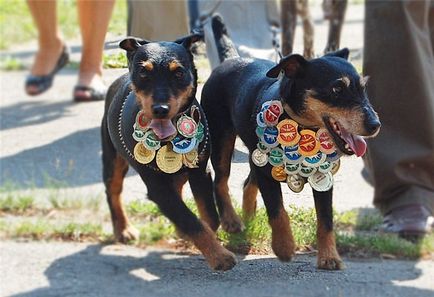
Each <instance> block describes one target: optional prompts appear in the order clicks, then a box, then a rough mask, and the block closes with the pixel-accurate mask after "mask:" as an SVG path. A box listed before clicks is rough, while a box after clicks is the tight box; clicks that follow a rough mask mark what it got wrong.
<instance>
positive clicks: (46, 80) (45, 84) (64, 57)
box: [25, 46, 69, 96]
mask: <svg viewBox="0 0 434 297" xmlns="http://www.w3.org/2000/svg"><path fill="white" fill-rule="evenodd" d="M68 62H69V51H68V48H67V47H66V46H64V47H63V50H62V53H61V54H60V56H59V59H58V60H57V63H56V66H54V69H53V70H52V71H51V72H50V73H49V74H47V75H31V74H30V75H28V76H27V78H26V82H25V89H26V93H27V94H28V95H30V96H36V95H39V94H42V93H44V92H45V91H47V90H48V89H49V88H50V87H51V86H52V84H53V79H54V75H55V74H56V73H57V72H58V71H59V70H60V69H62V68H63V67H65V65H66V64H68ZM30 86H34V87H35V88H37V91H36V92H33V93H31V92H28V91H27V90H28V87H30Z"/></svg>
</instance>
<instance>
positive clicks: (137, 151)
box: [134, 142, 155, 164]
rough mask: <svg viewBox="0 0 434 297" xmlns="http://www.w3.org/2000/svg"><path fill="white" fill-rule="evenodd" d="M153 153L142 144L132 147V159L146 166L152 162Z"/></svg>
mask: <svg viewBox="0 0 434 297" xmlns="http://www.w3.org/2000/svg"><path fill="white" fill-rule="evenodd" d="M154 157H155V151H151V150H148V149H147V148H145V146H144V145H143V143H141V142H139V143H137V144H136V145H135V146H134V158H135V159H136V161H137V162H139V163H141V164H148V163H150V162H151V161H152V160H154Z"/></svg>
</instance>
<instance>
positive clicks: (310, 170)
mask: <svg viewBox="0 0 434 297" xmlns="http://www.w3.org/2000/svg"><path fill="white" fill-rule="evenodd" d="M317 170H318V169H317V168H316V167H306V166H303V165H301V167H300V172H299V173H298V174H299V175H301V176H303V177H309V176H311V175H312V174H314V173H315V172H316V171H317Z"/></svg>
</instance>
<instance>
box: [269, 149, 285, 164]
mask: <svg viewBox="0 0 434 297" xmlns="http://www.w3.org/2000/svg"><path fill="white" fill-rule="evenodd" d="M268 162H269V163H270V164H271V165H273V166H280V165H282V164H283V150H282V149H281V148H278V147H275V148H273V149H271V150H270V153H269V155H268Z"/></svg>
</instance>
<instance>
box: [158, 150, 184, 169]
mask: <svg viewBox="0 0 434 297" xmlns="http://www.w3.org/2000/svg"><path fill="white" fill-rule="evenodd" d="M156 161H157V166H158V168H160V169H161V171H163V172H165V173H175V172H177V171H178V170H179V169H181V167H182V155H181V154H177V153H175V152H174V151H173V150H172V149H171V148H170V146H169V145H165V146H163V147H162V148H160V149H159V150H158V152H157V156H156Z"/></svg>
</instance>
